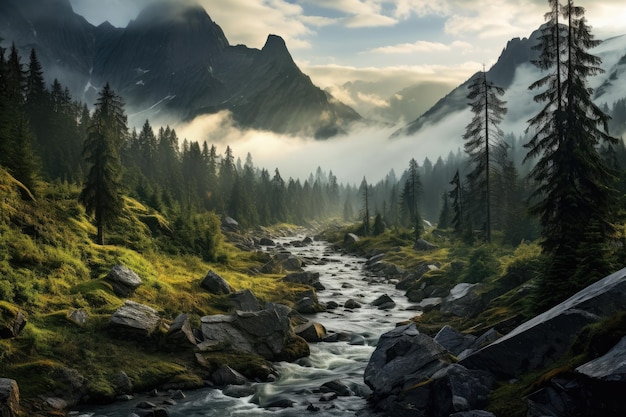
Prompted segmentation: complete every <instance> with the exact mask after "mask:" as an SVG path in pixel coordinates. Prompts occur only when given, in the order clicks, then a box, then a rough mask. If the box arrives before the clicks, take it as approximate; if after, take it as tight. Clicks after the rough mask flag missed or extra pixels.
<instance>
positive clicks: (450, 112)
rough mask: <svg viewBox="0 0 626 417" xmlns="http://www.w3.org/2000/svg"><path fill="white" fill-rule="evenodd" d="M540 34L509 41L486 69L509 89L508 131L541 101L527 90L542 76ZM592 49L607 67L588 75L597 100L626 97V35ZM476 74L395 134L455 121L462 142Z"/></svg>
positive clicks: (518, 128) (520, 128) (516, 130)
mask: <svg viewBox="0 0 626 417" xmlns="http://www.w3.org/2000/svg"><path fill="white" fill-rule="evenodd" d="M538 36H539V31H535V32H533V33H532V34H531V36H530V37H529V38H524V39H519V38H516V39H513V40H511V41H509V42H508V44H507V46H506V48H505V49H504V50H503V51H502V54H501V55H500V57H499V59H498V61H497V62H496V64H494V66H493V67H491V69H489V71H487V78H488V79H489V80H490V81H493V82H494V83H495V84H496V85H498V86H500V87H503V88H505V89H506V93H505V95H504V98H503V99H504V100H506V101H507V108H508V113H507V115H506V116H505V118H504V120H503V122H502V124H501V127H502V129H503V130H504V132H505V133H513V134H514V135H516V136H518V135H523V134H524V130H525V129H526V126H527V121H528V120H529V119H530V118H531V117H532V116H534V115H535V114H536V113H537V112H538V111H539V106H538V104H537V103H535V102H534V100H533V96H534V94H535V93H534V92H532V91H529V90H528V86H529V85H530V84H531V83H532V82H534V81H536V80H538V79H539V78H541V76H542V75H541V72H540V71H539V70H538V69H537V68H536V67H535V66H534V65H533V64H532V63H531V61H532V60H533V59H534V58H535V57H536V51H533V50H532V47H533V45H536V43H537V38H538ZM591 52H592V53H593V54H596V55H598V56H600V57H601V58H602V61H603V62H602V68H603V69H604V70H605V73H603V74H599V75H597V76H595V77H592V78H590V79H589V83H590V86H591V87H593V88H594V89H595V101H596V104H598V105H604V104H607V105H608V106H609V108H610V107H611V106H613V104H615V102H616V101H617V100H620V99H624V98H626V82H625V81H626V55H625V52H626V35H625V36H619V37H615V38H611V39H607V40H606V41H604V42H603V43H602V44H601V45H600V46H598V47H597V48H595V49H594V50H592V51H591ZM475 76H476V74H475V75H473V76H472V77H471V78H470V79H469V80H467V81H466V82H464V83H463V84H461V85H460V86H458V87H457V88H455V89H454V90H453V91H452V92H450V93H449V94H448V95H447V96H445V97H443V98H442V99H441V100H439V101H438V102H437V103H436V104H435V105H434V106H433V107H431V108H430V109H429V110H428V111H427V112H425V113H424V114H423V115H422V116H420V117H418V118H417V119H415V120H413V121H412V122H410V123H408V124H407V125H406V126H404V127H403V128H401V129H399V130H397V131H396V132H394V134H393V135H392V137H399V136H411V135H417V134H419V132H420V131H421V130H422V129H425V128H427V127H436V126H444V125H445V126H447V129H446V131H447V132H450V129H451V127H450V126H451V124H452V123H454V128H453V130H454V134H455V136H456V137H458V143H459V144H460V143H461V142H462V140H461V137H462V135H463V133H464V132H465V126H466V124H460V123H459V120H465V121H467V123H469V121H470V120H471V114H470V111H469V106H468V99H467V94H468V89H467V88H468V85H469V84H470V83H471V81H472V79H473V78H474V77H475ZM624 131H626V126H625V127H624V128H623V129H622V130H620V131H614V132H611V134H613V135H617V136H619V135H621V134H623V133H624Z"/></svg>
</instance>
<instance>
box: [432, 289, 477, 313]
mask: <svg viewBox="0 0 626 417" xmlns="http://www.w3.org/2000/svg"><path fill="white" fill-rule="evenodd" d="M481 288H482V284H468V283H460V284H457V285H456V286H455V287H454V288H452V289H451V290H450V294H449V295H448V296H447V297H446V298H445V299H444V300H443V303H442V304H441V308H440V310H441V312H442V313H445V314H452V315H454V316H457V317H471V316H473V315H474V314H476V313H477V312H478V311H480V310H481V309H482V307H483V304H482V300H481V297H480V293H479V291H480V289H481Z"/></svg>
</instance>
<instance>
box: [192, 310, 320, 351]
mask: <svg viewBox="0 0 626 417" xmlns="http://www.w3.org/2000/svg"><path fill="white" fill-rule="evenodd" d="M201 322H202V335H203V337H204V342H203V344H204V343H211V344H213V346H214V349H220V350H232V351H235V352H244V353H251V354H254V355H259V356H262V357H263V358H265V359H267V360H270V361H280V360H287V358H288V359H294V358H297V357H303V356H307V355H308V354H309V352H308V349H304V348H303V349H304V350H303V349H294V346H298V347H299V346H301V344H298V339H299V340H302V339H300V338H298V337H297V336H296V335H295V333H294V332H293V329H292V327H291V323H290V321H289V316H288V315H287V314H286V311H284V310H282V309H277V308H271V307H270V308H268V309H265V310H261V311H255V312H244V311H237V312H236V313H234V314H231V315H223V314H218V315H213V316H205V317H202V318H201ZM302 343H303V344H304V345H306V342H304V340H302ZM306 348H308V345H307V346H306Z"/></svg>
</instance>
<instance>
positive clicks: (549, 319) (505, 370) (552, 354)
mask: <svg viewBox="0 0 626 417" xmlns="http://www.w3.org/2000/svg"><path fill="white" fill-rule="evenodd" d="M624 300H626V269H622V270H621V271H619V272H616V273H615V274H612V275H609V276H608V277H606V278H604V279H601V280H599V281H597V282H596V283H594V284H592V285H590V286H589V287H587V288H585V289H584V290H582V291H580V292H578V293H577V294H575V295H573V296H572V297H570V298H569V299H568V300H566V301H564V302H562V303H561V304H559V305H557V306H555V307H553V308H552V309H550V310H548V311H546V312H545V313H543V314H540V315H539V316H537V317H535V318H533V319H531V320H529V321H527V322H525V323H523V324H521V325H520V326H518V327H517V328H515V329H514V330H513V331H511V332H510V333H508V334H507V335H505V336H503V337H501V338H500V339H498V340H497V341H495V342H494V343H492V344H490V345H488V346H485V347H484V348H482V349H480V350H479V351H477V352H475V353H473V354H471V355H469V356H468V357H467V358H465V359H463V360H462V361H461V362H460V363H461V364H462V365H464V366H466V367H467V368H471V369H483V370H487V371H490V372H491V373H493V374H494V375H496V376H497V377H499V378H501V379H510V378H513V377H518V376H520V375H523V374H526V373H528V372H530V371H532V370H535V369H540V368H541V369H544V368H546V367H548V366H549V365H551V364H552V363H554V362H555V361H556V360H557V359H559V358H561V357H562V355H563V354H564V353H565V351H566V350H567V349H568V347H569V346H570V344H571V342H572V341H573V339H574V338H575V337H576V335H577V334H578V333H579V332H580V330H581V329H582V328H583V327H584V326H586V325H588V324H590V323H596V322H598V321H601V320H602V319H603V318H605V317H609V316H612V315H614V314H615V313H616V312H618V311H622V310H623V308H624Z"/></svg>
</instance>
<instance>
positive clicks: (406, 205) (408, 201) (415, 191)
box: [400, 158, 424, 240]
mask: <svg viewBox="0 0 626 417" xmlns="http://www.w3.org/2000/svg"><path fill="white" fill-rule="evenodd" d="M407 174H408V175H407V179H406V181H405V182H404V188H403V189H402V193H401V194H400V201H401V202H402V213H403V214H404V215H405V217H406V218H407V219H408V223H409V224H410V225H411V227H413V230H414V233H415V240H417V239H419V238H420V236H421V234H422V232H423V231H424V223H423V220H422V216H421V215H420V213H419V210H418V201H419V196H420V194H421V192H422V181H421V179H420V175H419V166H418V165H417V161H415V159H413V158H411V160H410V161H409V169H408V172H407Z"/></svg>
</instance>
